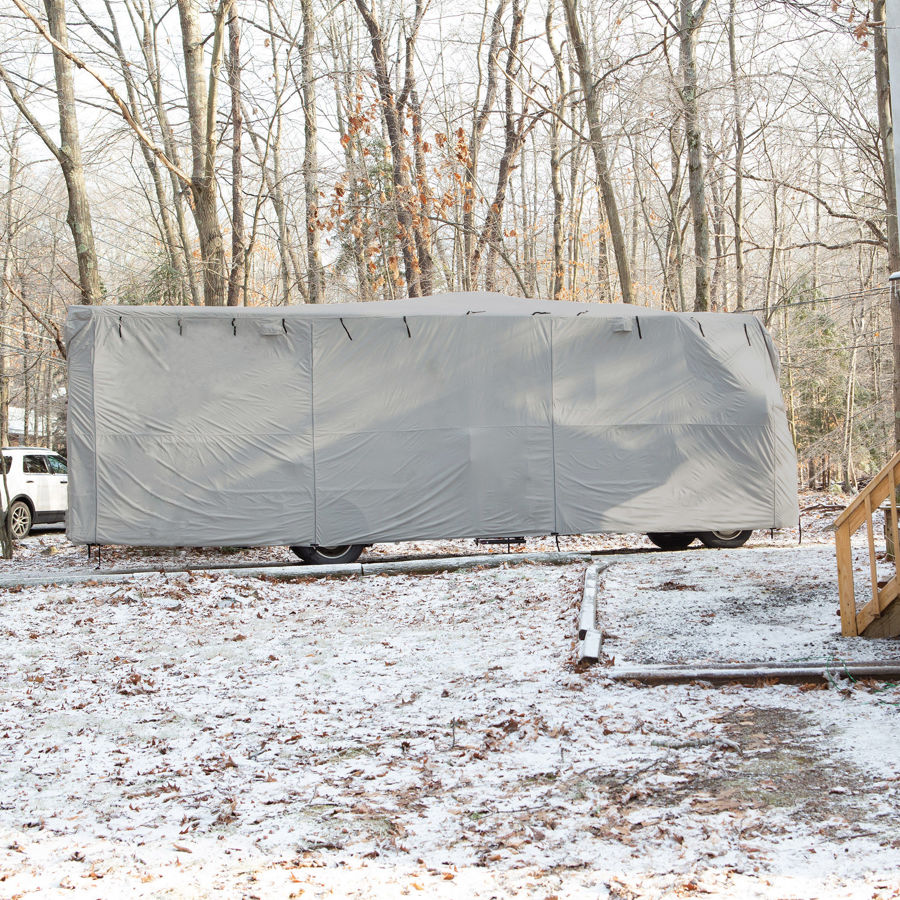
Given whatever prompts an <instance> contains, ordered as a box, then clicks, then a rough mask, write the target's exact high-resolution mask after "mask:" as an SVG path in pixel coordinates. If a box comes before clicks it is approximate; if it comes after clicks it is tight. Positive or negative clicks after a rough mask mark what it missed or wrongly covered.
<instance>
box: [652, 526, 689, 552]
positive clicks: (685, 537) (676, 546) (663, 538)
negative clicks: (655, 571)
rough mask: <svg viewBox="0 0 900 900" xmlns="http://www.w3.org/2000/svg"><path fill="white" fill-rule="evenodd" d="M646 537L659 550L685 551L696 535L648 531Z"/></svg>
mask: <svg viewBox="0 0 900 900" xmlns="http://www.w3.org/2000/svg"><path fill="white" fill-rule="evenodd" d="M647 537H648V538H650V540H651V541H652V542H653V543H654V544H656V546H657V547H659V549H660V550H687V548H688V547H690V545H691V544H692V543H693V542H694V538H695V537H697V535H696V534H693V533H692V532H683V531H650V532H648V533H647Z"/></svg>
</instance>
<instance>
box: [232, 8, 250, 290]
mask: <svg viewBox="0 0 900 900" xmlns="http://www.w3.org/2000/svg"><path fill="white" fill-rule="evenodd" d="M228 44H229V51H228V86H229V88H230V89H231V140H232V146H231V271H230V272H229V273H228V305H229V306H241V305H246V303H247V297H246V294H244V291H243V287H244V266H245V265H246V258H245V257H246V252H247V250H246V238H245V236H244V179H243V171H242V165H243V158H242V154H241V137H242V135H243V124H244V123H243V118H242V116H241V25H240V19H239V18H238V11H237V0H234V2H233V3H232V4H231V6H230V8H229V11H228ZM242 294H244V296H243V297H242Z"/></svg>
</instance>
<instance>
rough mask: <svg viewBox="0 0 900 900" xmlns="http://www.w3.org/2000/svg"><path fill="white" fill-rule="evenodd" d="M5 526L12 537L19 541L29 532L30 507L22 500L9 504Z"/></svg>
mask: <svg viewBox="0 0 900 900" xmlns="http://www.w3.org/2000/svg"><path fill="white" fill-rule="evenodd" d="M7 524H8V525H9V530H10V531H11V532H12V536H13V538H14V539H15V540H17V541H19V540H21V539H22V538H23V537H25V536H26V535H27V534H28V532H29V531H31V525H32V515H31V507H30V506H29V505H28V504H27V503H26V502H25V501H24V500H15V501H13V502H12V503H11V504H10V507H9V513H8V515H7Z"/></svg>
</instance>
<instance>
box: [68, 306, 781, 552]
mask: <svg viewBox="0 0 900 900" xmlns="http://www.w3.org/2000/svg"><path fill="white" fill-rule="evenodd" d="M67 341H68V365H69V395H68V399H69V421H68V453H69V463H70V473H71V474H70V482H69V521H68V528H69V537H70V539H71V540H73V541H77V542H81V543H92V544H145V545H195V546H200V545H216V544H220V545H221V544H239V545H251V544H319V545H323V546H334V545H339V544H348V543H371V542H374V541H396V540H405V539H425V538H450V537H478V536H482V537H488V536H503V535H513V534H515V535H532V534H548V533H552V532H556V533H559V534H576V533H582V532H601V531H610V532H632V531H691V530H704V531H705V530H710V529H716V530H718V529H732V528H769V527H781V526H790V525H794V524H795V523H796V521H797V516H798V509H797V492H796V460H795V456H794V449H793V446H792V444H791V438H790V434H789V431H788V427H787V422H786V419H785V412H784V405H783V401H782V397H781V393H780V390H779V387H778V380H777V358H776V355H775V351H774V349H773V346H772V342H771V340H770V338H769V336H768V335H767V334H766V332H765V330H764V329H763V328H762V326H761V325H760V323H759V321H758V320H757V319H756V318H754V317H753V316H750V315H723V314H716V313H708V314H698V315H686V314H673V313H664V312H658V311H654V310H650V309H644V308H639V307H631V306H620V305H597V304H579V303H554V302H548V301H536V300H521V299H515V298H512V297H503V296H499V295H495V294H484V293H472V294H451V295H444V296H437V297H431V298H427V299H419V300H402V301H396V302H393V303H355V304H332V305H325V306H302V307H291V308H271V307H268V308H248V309H245V308H240V309H234V308H222V307H220V308H197V307H144V306H142V307H114V306H101V307H85V306H77V307H71V308H70V309H69V316H68V322H67Z"/></svg>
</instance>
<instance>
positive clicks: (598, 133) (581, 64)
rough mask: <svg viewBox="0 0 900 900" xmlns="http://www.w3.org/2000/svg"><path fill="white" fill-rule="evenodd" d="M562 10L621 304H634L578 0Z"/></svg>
mask: <svg viewBox="0 0 900 900" xmlns="http://www.w3.org/2000/svg"><path fill="white" fill-rule="evenodd" d="M563 8H564V9H565V11H566V26H567V27H568V31H569V40H570V41H571V43H572V49H573V51H574V53H575V58H576V60H577V61H578V76H579V78H580V79H581V92H582V95H583V96H584V109H585V114H586V115H587V120H588V128H589V129H590V135H591V152H592V153H593V155H594V165H595V168H596V172H597V181H598V183H599V184H600V193H601V194H602V196H603V207H604V210H605V212H606V217H607V220H608V222H609V233H610V238H611V240H612V245H613V253H614V254H615V257H616V269H617V270H618V273H619V289H620V290H621V292H622V302H623V303H631V302H633V300H634V291H633V289H632V286H631V269H630V267H629V265H628V249H627V247H626V245H625V235H624V234H623V232H622V224H621V221H620V219H619V204H618V201H617V200H616V193H615V187H614V185H613V180H612V174H611V170H610V165H609V160H608V158H607V152H606V140H605V138H604V135H603V129H602V127H601V125H600V110H599V108H598V104H597V94H596V90H595V87H594V72H593V69H592V68H591V63H590V58H589V56H588V50H587V46H586V45H585V42H584V38H583V36H582V33H581V24H580V22H579V21H578V12H577V10H576V0H563Z"/></svg>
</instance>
